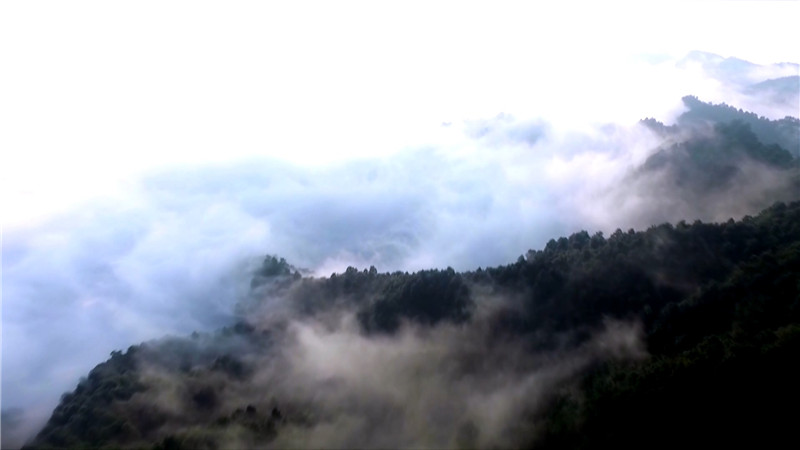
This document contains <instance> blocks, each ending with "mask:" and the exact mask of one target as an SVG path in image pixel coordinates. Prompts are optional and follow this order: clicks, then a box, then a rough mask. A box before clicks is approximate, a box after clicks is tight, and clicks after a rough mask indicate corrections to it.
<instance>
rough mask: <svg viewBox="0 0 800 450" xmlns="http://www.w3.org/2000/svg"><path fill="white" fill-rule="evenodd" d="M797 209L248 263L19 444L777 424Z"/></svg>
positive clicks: (651, 434) (349, 443)
mask: <svg viewBox="0 0 800 450" xmlns="http://www.w3.org/2000/svg"><path fill="white" fill-rule="evenodd" d="M799 223H800V203H792V204H789V205H786V204H776V205H775V206H773V207H772V208H770V209H768V210H766V211H764V212H763V213H761V214H760V215H759V216H758V217H754V218H753V217H746V218H745V219H743V220H742V221H739V222H734V221H732V220H731V221H728V222H726V223H721V224H705V223H700V222H696V223H694V224H692V225H687V224H685V223H678V224H677V225H674V226H673V225H661V226H657V227H651V228H650V229H648V230H646V231H641V232H634V231H633V230H630V231H628V232H623V231H621V230H618V231H617V232H615V233H613V234H612V235H611V236H609V237H608V238H606V237H604V236H603V235H602V234H601V233H596V234H594V235H590V234H589V233H586V232H581V233H577V234H574V235H572V236H569V237H562V238H559V239H558V240H552V241H550V243H548V245H547V246H546V247H545V248H544V249H543V250H540V251H530V252H528V254H527V256H526V257H524V258H523V257H520V259H519V260H518V261H517V262H516V263H514V264H510V265H507V266H503V267H496V268H487V269H479V270H477V271H473V272H468V273H456V272H454V271H452V270H451V269H448V270H444V271H424V272H418V273H414V274H406V273H400V272H396V273H393V274H388V273H383V274H381V273H378V272H377V271H376V270H374V269H370V270H363V271H358V270H356V269H355V268H351V269H348V270H347V271H346V272H345V273H343V274H335V275H333V276H331V277H330V278H303V277H300V276H299V274H298V275H295V273H297V272H296V271H295V270H294V269H293V268H292V267H291V266H290V265H288V264H287V263H286V262H285V261H283V260H280V259H278V258H275V257H268V258H267V259H266V260H265V263H264V266H263V267H262V269H261V270H259V271H258V272H257V273H256V274H254V283H253V295H252V298H250V299H249V300H248V301H246V302H243V303H242V305H241V308H240V312H241V320H240V323H239V324H237V325H235V326H233V327H231V328H228V329H225V330H221V331H220V332H218V333H215V334H211V335H194V336H192V337H188V338H168V339H164V340H161V341H156V342H149V343H145V344H142V345H139V346H134V347H131V348H130V349H128V351H127V352H125V353H120V352H115V353H114V354H112V357H111V359H110V360H109V361H107V362H105V363H103V364H100V365H98V367H97V368H95V369H94V370H93V371H92V372H91V373H90V374H89V376H88V378H87V379H86V380H83V381H82V382H81V383H80V384H79V385H78V387H77V388H76V390H75V391H74V392H72V393H70V394H65V396H64V397H63V398H62V402H61V404H60V405H59V406H58V407H57V408H56V410H55V411H54V414H53V417H51V419H50V421H49V422H48V424H47V426H46V427H45V428H44V430H42V432H41V433H40V434H39V435H38V436H37V438H36V440H35V441H34V442H33V443H32V445H31V447H32V448H47V447H60V446H74V447H80V446H90V447H103V446H109V447H113V446H123V447H125V446H138V447H148V446H154V447H155V448H219V447H225V446H234V447H247V448H252V447H275V448H282V447H287V446H291V447H298V446H300V447H320V446H325V447H353V446H358V447H385V446H392V447H409V446H420V445H423V446H435V447H465V448H474V447H492V446H501V447H508V446H513V447H519V446H545V447H576V446H577V447H604V446H607V445H616V446H622V447H633V446H636V447H637V448H640V447H641V445H645V446H648V447H652V446H657V447H658V446H666V445H667V444H675V443H677V442H683V441H685V440H687V439H690V438H691V439H699V440H700V442H708V443H712V442H714V443H719V442H722V443H730V442H751V443H755V442H761V441H760V439H766V438H775V439H777V438H782V437H787V436H789V433H790V432H791V430H792V428H791V424H790V423H789V418H786V417H783V416H781V413H780V409H779V408H778V406H780V405H782V404H787V405H791V404H794V403H795V402H796V401H797V400H798V389H797V387H796V386H795V382H794V380H795V379H796V376H797V375H798V373H797V369H794V368H793V355H795V354H796V352H797V350H798V342H799V341H798V339H797V337H798V336H800V334H798V329H800V290H799V289H800V286H799V285H798V283H797V280H798V279H800V226H799V225H798V224H799ZM745 425H747V426H745ZM730 427H733V428H730ZM720 433H723V434H720ZM763 442H769V440H766V441H763Z"/></svg>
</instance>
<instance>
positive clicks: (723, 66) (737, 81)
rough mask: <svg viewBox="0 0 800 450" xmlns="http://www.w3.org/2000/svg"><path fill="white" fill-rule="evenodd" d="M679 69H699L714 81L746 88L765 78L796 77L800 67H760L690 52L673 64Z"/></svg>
mask: <svg viewBox="0 0 800 450" xmlns="http://www.w3.org/2000/svg"><path fill="white" fill-rule="evenodd" d="M675 65H676V66H677V67H679V68H687V67H690V66H697V67H700V68H701V69H702V70H703V71H705V72H706V73H707V74H708V75H710V76H712V77H713V78H714V79H716V80H719V81H722V82H724V83H729V84H732V85H735V86H739V87H746V86H749V85H751V84H752V83H757V82H760V81H762V80H763V79H764V75H765V74H767V78H779V77H785V76H796V75H798V73H800V65H798V64H795V63H788V62H781V63H776V64H768V65H761V64H755V63H752V62H750V61H745V60H743V59H739V58H733V57H730V58H725V57H722V56H720V55H716V54H714V53H708V52H702V51H691V52H689V53H687V54H686V56H684V57H683V58H682V59H680V60H679V61H678V62H676V63H675Z"/></svg>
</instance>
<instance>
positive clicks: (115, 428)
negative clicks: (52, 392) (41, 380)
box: [36, 347, 144, 448]
mask: <svg viewBox="0 0 800 450" xmlns="http://www.w3.org/2000/svg"><path fill="white" fill-rule="evenodd" d="M137 352H138V349H137V347H131V348H129V349H128V351H127V352H125V353H122V352H117V351H115V352H112V353H111V358H110V359H109V360H108V361H106V362H104V363H101V364H99V365H97V367H95V368H94V369H92V371H91V372H89V376H88V377H87V378H85V379H82V380H81V381H80V383H78V386H77V387H76V388H75V391H74V392H72V393H66V394H64V395H63V396H62V397H61V402H60V403H59V405H58V406H57V407H56V409H55V410H54V411H53V415H52V416H51V417H50V420H49V421H48V422H47V424H46V425H45V427H44V429H43V430H42V431H41V432H40V433H39V435H38V437H37V439H36V441H37V442H39V443H41V444H42V446H43V447H45V448H46V447H72V446H78V447H80V446H83V447H86V446H89V447H94V446H100V445H109V444H113V443H116V442H125V441H126V440H128V439H131V438H136V437H137V436H136V435H137V433H136V430H134V429H132V427H131V426H130V424H129V423H127V422H126V421H125V420H122V419H121V418H119V417H116V416H115V415H114V413H113V412H112V408H111V405H112V403H113V402H116V401H125V400H128V399H130V398H131V397H132V396H133V395H134V394H135V393H137V392H141V391H142V390H143V389H144V386H143V385H142V384H141V383H140V382H139V379H138V378H139V377H138V373H137V368H138V367H137V363H136V354H137Z"/></svg>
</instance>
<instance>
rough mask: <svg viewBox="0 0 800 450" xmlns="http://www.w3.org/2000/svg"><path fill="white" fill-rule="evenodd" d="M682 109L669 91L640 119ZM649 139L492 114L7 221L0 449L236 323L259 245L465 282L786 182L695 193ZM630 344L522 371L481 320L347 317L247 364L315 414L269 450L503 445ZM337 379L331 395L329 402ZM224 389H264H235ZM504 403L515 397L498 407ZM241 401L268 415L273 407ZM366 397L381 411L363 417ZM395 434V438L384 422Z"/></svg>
mask: <svg viewBox="0 0 800 450" xmlns="http://www.w3.org/2000/svg"><path fill="white" fill-rule="evenodd" d="M780 74H783V72H781V73H780ZM726 86H727V85H726ZM730 89H733V88H730ZM742 89H744V88H742ZM714 92H715V93H719V92H722V91H720V90H715V91H714ZM737 92H739V91H737ZM715 95H716V94H715ZM737 95H739V94H737ZM741 95H745V94H741ZM701 98H702V97H701ZM748 98H751V97H748ZM752 98H755V97H752ZM709 100H715V101H717V100H718V97H715V96H714V95H712V96H711V98H709ZM750 101H752V102H753V103H752V104H754V103H755V100H752V99H751V100H750ZM764 105H765V106H764V108H765V109H768V108H771V107H770V106H769V105H770V104H769V103H768V102H766V103H764ZM595 106H597V105H595ZM781 108H784V107H783V106H781V105H778V106H775V107H774V108H772V109H769V111H770V112H773V111H779V112H783V111H784V110H785V109H781ZM680 110H681V106H680V102H679V98H675V99H674V102H672V103H670V104H669V108H668V111H655V112H654V114H653V115H655V116H657V117H662V118H663V117H669V116H670V115H673V116H674V115H675V111H680ZM659 113H660V114H661V115H660V116H659V115H658V114H659ZM663 142H664V139H663V137H662V136H660V135H658V134H657V133H656V132H654V131H653V130H652V129H650V128H648V127H647V126H645V125H643V124H640V123H634V122H628V123H616V124H615V123H603V124H591V125H586V124H585V123H582V124H581V126H580V127H579V128H577V129H568V128H565V127H564V126H563V123H559V124H555V125H554V124H552V123H550V122H548V121H547V119H546V118H538V117H537V118H531V117H522V118H515V117H514V116H512V115H509V114H500V115H497V116H495V117H489V118H484V119H482V120H468V121H464V122H461V123H452V124H442V126H441V127H440V128H439V130H438V131H437V138H436V140H435V142H434V144H430V145H427V144H425V143H424V142H423V143H421V144H420V145H417V146H414V147H412V148H409V149H407V150H406V151H403V152H400V153H396V154H392V155H386V156H382V157H376V158H361V159H351V160H347V161H343V162H340V163H336V164H326V165H321V166H316V167H313V168H309V167H302V166H300V165H296V164H292V163H288V162H285V161H282V160H279V159H276V158H258V157H252V158H249V159H246V160H240V161H237V162H230V163H225V164H216V165H203V164H196V165H193V166H190V167H183V168H180V169H175V168H173V169H158V170H152V171H149V172H147V173H146V174H145V175H143V176H141V177H138V178H136V179H135V180H134V181H133V182H132V183H131V184H130V185H128V186H127V187H126V189H124V190H122V191H119V192H116V193H113V194H109V195H108V196H106V197H105V198H102V199H95V200H91V201H87V202H85V203H83V204H81V205H79V206H78V207H75V208H74V209H70V210H68V211H66V212H63V213H60V214H59V215H57V216H54V217H49V218H46V219H43V220H41V221H39V222H38V223H35V224H33V225H30V226H26V227H11V228H6V229H5V231H4V236H3V378H2V383H3V386H2V393H3V398H2V399H3V410H4V416H3V442H4V444H3V445H4V447H5V446H6V443H10V445H17V444H18V443H21V442H23V441H24V440H25V439H26V438H27V437H29V436H31V435H32V434H33V433H35V431H36V430H37V429H38V428H39V427H41V425H42V424H43V423H44V421H45V420H46V418H47V416H48V415H49V414H50V412H51V411H52V409H53V407H54V406H55V405H56V403H57V401H58V396H59V395H60V394H61V393H62V392H64V391H67V390H68V389H70V388H72V387H73V386H74V385H75V383H76V381H77V380H78V378H79V377H80V376H81V375H83V374H85V373H86V372H87V371H88V370H89V369H90V368H91V367H92V366H94V365H95V364H96V363H97V362H99V361H102V360H104V359H105V358H106V357H107V355H108V354H109V352H111V351H112V350H116V349H122V348H127V347H128V346H129V345H131V344H134V343H138V342H141V341H145V340H150V339H155V338H159V337H162V336H164V335H166V334H177V335H187V334H189V333H191V332H193V331H210V330H214V329H216V328H218V327H221V326H225V325H229V324H230V323H231V321H232V320H233V317H234V306H235V305H236V304H237V302H239V301H240V300H241V299H242V298H243V297H245V296H246V295H248V292H249V291H248V290H249V288H250V281H251V275H252V272H253V270H254V268H255V267H257V265H258V263H260V259H261V257H262V256H263V254H265V253H271V254H277V255H280V256H283V257H285V258H286V259H287V260H289V261H291V262H292V263H293V264H296V265H297V266H298V267H300V268H302V269H303V270H304V271H305V273H306V274H309V275H316V276H329V275H330V274H331V273H332V272H342V271H343V270H344V269H345V268H346V267H347V266H356V267H360V268H364V267H369V266H375V267H377V268H378V269H379V270H380V271H381V272H391V271H395V270H398V271H416V270H420V269H426V268H432V267H438V268H443V267H448V266H450V267H453V268H455V269H456V270H472V269H476V268H478V267H486V266H495V265H499V264H505V263H509V262H511V261H514V260H516V258H517V257H518V256H519V255H521V254H523V253H525V252H526V251H527V250H528V249H530V248H534V249H537V248H542V247H543V246H544V245H545V243H546V242H547V241H548V240H550V239H551V238H557V237H558V236H562V235H567V234H570V233H573V232H577V231H579V230H582V229H583V230H588V231H590V232H592V233H593V232H595V231H603V232H606V233H611V232H613V231H614V230H615V229H617V228H622V229H627V228H637V229H641V228H644V227H647V226H649V225H652V224H655V223H660V222H664V221H670V222H676V221H679V220H687V221H691V220H695V219H702V220H726V219H727V218H729V217H741V216H743V215H745V214H753V213H755V212H757V211H758V210H759V209H761V208H762V207H764V206H766V205H768V204H770V203H771V200H773V199H774V198H773V195H772V194H771V193H772V192H774V191H781V192H783V191H782V190H783V189H784V188H785V186H786V185H788V183H789V181H790V180H788V179H786V178H785V177H784V175H783V174H781V173H779V172H778V171H776V170H774V169H771V168H769V167H766V166H763V165H758V164H755V163H754V164H751V165H747V166H744V168H743V169H742V170H741V172H740V173H738V175H736V176H737V177H738V178H735V179H734V181H732V182H731V183H730V184H729V185H727V186H724V187H722V188H719V189H716V190H714V191H709V193H708V194H707V195H702V196H696V195H693V193H692V192H689V191H684V190H681V188H676V187H675V185H674V178H673V177H671V175H670V174H669V173H668V172H666V171H662V172H658V173H652V174H650V175H652V176H650V175H649V174H647V173H644V174H643V173H642V171H641V167H642V166H643V165H644V164H645V162H646V161H647V160H648V158H649V157H651V156H652V155H653V154H655V153H656V152H657V151H658V149H659V145H661V144H662V143H663ZM635 335H636V325H635V324H633V325H631V324H619V323H610V324H608V328H607V329H605V330H598V331H597V334H596V336H595V337H594V338H593V339H592V340H591V341H590V343H588V344H586V346H585V347H580V348H577V349H572V350H570V351H569V352H567V353H565V354H560V355H559V356H558V357H555V356H553V355H540V354H537V355H534V356H530V357H525V358H520V357H519V354H520V351H519V350H518V349H515V348H514V344H513V343H511V344H509V345H508V346H505V347H503V352H502V353H495V352H493V351H492V348H491V345H495V344H490V343H488V342H487V337H486V336H485V335H483V334H481V333H480V323H478V324H477V325H474V326H473V327H471V328H463V327H459V326H458V325H441V326H438V327H436V328H434V329H431V330H423V329H419V328H415V327H414V326H412V325H407V326H405V327H404V328H403V329H402V331H401V332H400V333H399V334H398V335H397V336H395V337H392V338H371V339H367V338H365V337H364V336H361V335H359V334H358V333H356V332H355V331H354V328H353V325H352V317H351V316H348V315H347V314H344V313H342V314H340V315H336V316H335V320H334V319H330V320H328V321H327V322H325V323H321V322H319V321H317V320H316V319H315V320H302V321H300V320H298V321H290V322H289V323H288V324H287V325H286V332H285V337H284V338H285V339H287V344H286V345H285V346H283V347H282V352H284V353H282V354H281V355H279V356H278V357H275V358H272V357H270V358H265V359H264V360H263V361H259V363H258V367H259V369H258V372H257V374H256V375H255V376H258V377H263V378H264V380H269V383H270V385H271V386H274V389H275V392H277V393H279V394H280V395H281V396H282V397H284V398H289V399H291V400H290V402H289V403H290V404H295V403H296V404H306V403H313V404H314V405H317V406H318V407H319V414H320V417H322V418H325V420H321V421H320V422H319V423H320V424H321V425H319V426H315V427H314V428H313V429H312V431H311V432H309V431H308V430H307V429H305V428H303V430H302V432H300V431H299V430H298V432H297V433H292V432H287V433H286V434H282V435H281V437H280V438H279V439H286V440H285V441H283V440H281V441H279V442H278V443H276V445H278V446H282V445H284V444H285V445H286V446H294V445H300V446H316V445H318V444H319V443H322V442H325V443H327V444H331V443H332V444H335V445H334V446H337V447H348V446H351V445H353V444H354V443H356V442H361V443H363V442H364V441H363V439H364V438H365V436H366V439H367V441H366V442H368V443H369V445H370V446H376V447H386V446H392V447H404V446H419V445H421V446H434V447H439V446H453V445H459V446H465V447H471V446H473V445H485V444H488V443H500V445H504V446H505V445H515V444H517V442H512V441H507V440H505V439H507V438H506V437H505V436H506V435H507V432H508V429H507V427H508V426H515V424H514V423H513V421H509V420H507V419H508V418H509V417H512V416H513V417H518V416H519V415H520V414H523V415H524V414H535V413H536V411H537V409H536V408H537V404H538V402H539V399H540V398H542V397H543V396H546V392H547V390H548V389H549V388H550V387H551V386H554V385H557V384H558V383H559V382H560V381H561V380H565V379H568V378H569V377H570V376H571V375H573V374H575V373H576V372H577V371H578V370H580V368H581V367H583V366H584V365H586V364H589V363H590V362H591V361H592V360H593V358H597V357H598V356H597V355H598V354H601V353H602V352H600V351H599V350H598V348H600V347H602V346H603V345H605V344H602V343H603V342H606V343H608V342H612V341H613V342H620V343H621V344H620V345H622V350H619V351H620V352H621V354H622V355H624V357H642V356H643V350H642V349H641V348H640V346H639V345H638V344H635ZM632 342H634V343H633V344H632ZM623 344H624V345H623ZM608 345H611V344H608ZM615 345H616V344H615ZM615 349H616V347H615ZM609 351H610V352H612V353H615V352H617V350H613V351H611V350H609ZM478 353H480V354H481V355H482V356H481V358H484V359H485V358H486V356H487V355H494V356H493V357H492V358H494V359H492V358H489V359H488V360H485V361H484V362H482V363H481V364H487V365H484V366H476V367H472V368H470V370H469V371H467V372H466V375H464V372H462V371H460V370H459V371H451V370H449V368H451V367H453V366H454V365H456V366H459V367H460V365H463V364H468V363H469V361H472V360H473V359H474V355H475V354H478ZM615 354H616V353H615ZM603 357H605V356H603ZM486 361H491V364H489V363H487V362H486ZM355 367H357V368H358V369H359V370H358V371H354V370H353V368H355ZM531 367H535V369H534V370H531ZM366 368H371V370H368V369H366ZM523 369H524V370H523ZM154 370H155V369H154ZM412 372H413V373H414V374H415V377H411V378H409V377H399V376H398V374H404V373H412ZM462 375H464V378H460V377H461V376H462ZM153 376H167V375H163V374H162V375H159V374H158V373H154V374H153ZM331 379H335V380H337V381H336V383H338V384H337V389H335V390H330V389H322V387H324V386H327V384H326V383H329V381H330V380H331ZM415 380H423V382H422V384H420V385H417V384H413V383H418V381H415ZM265 382H266V381H265ZM444 384H446V385H448V386H449V389H447V390H443V389H441V386H443V385H444ZM165 386H169V384H168V383H167V384H165ZM301 386H302V388H301ZM165 389H166V388H165ZM176 389H177V388H176ZM234 389H236V388H234ZM304 389H310V390H304ZM445 392H446V393H447V395H445ZM162 394H164V395H166V394H165V393H163V392H162V393H159V395H162ZM232 396H233V397H232V398H241V399H242V401H243V402H244V399H246V398H254V396H255V397H257V395H256V393H254V392H248V391H246V390H245V387H242V391H241V392H235V393H233V394H232ZM519 398H525V399H526V400H525V401H524V402H522V403H520V402H518V401H513V402H512V401H510V400H511V399H515V400H518V399H519ZM249 402H250V403H253V402H255V403H258V404H257V405H256V406H257V407H258V408H259V410H261V409H262V408H271V406H269V405H268V403H269V399H267V398H266V397H264V398H263V399H261V400H249ZM259 402H260V403H259ZM373 403H374V404H376V405H380V411H381V414H383V415H371V414H368V413H367V414H365V413H364V412H365V411H366V412H369V411H371V410H370V408H371V406H369V405H371V404H373ZM365 405H366V406H365ZM520 408H522V409H524V410H525V411H520ZM12 413H13V414H12ZM430 414H433V415H436V418H437V419H436V420H435V421H429V420H428V419H429V417H428V416H427V415H430ZM443 418H448V419H447V420H444V419H443ZM11 419H14V420H11ZM443 420H444V421H443ZM398 421H399V422H401V423H403V427H401V428H399V429H398V428H396V427H394V426H393V427H392V428H391V430H394V433H395V434H392V432H390V431H389V428H387V427H386V426H385V425H386V424H388V423H392V424H396V423H398ZM430 423H436V424H438V425H437V427H436V428H435V429H434V428H431V425H430ZM442 423H446V426H441V424H442ZM477 423H480V424H482V425H481V427H480V428H476V425H475V424H477ZM492 424H496V425H492ZM499 424H502V426H500V425H499ZM520 426H522V425H520ZM397 430H399V431H397ZM356 436H358V439H360V440H359V441H356V440H355V437H356ZM327 444H326V445H327Z"/></svg>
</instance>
